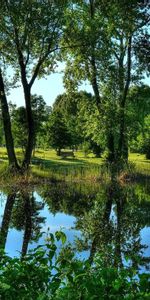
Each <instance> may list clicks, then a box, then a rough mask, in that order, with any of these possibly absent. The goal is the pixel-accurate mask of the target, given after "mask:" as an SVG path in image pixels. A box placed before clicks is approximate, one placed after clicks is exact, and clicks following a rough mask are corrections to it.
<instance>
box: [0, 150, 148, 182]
mask: <svg viewBox="0 0 150 300" xmlns="http://www.w3.org/2000/svg"><path fill="white" fill-rule="evenodd" d="M16 154H17V158H18V159H19V160H21V158H22V151H21V149H16ZM129 161H130V162H131V163H133V164H135V172H136V173H139V174H143V175H147V176H150V160H147V159H146V158H145V155H141V154H137V153H131V154H130V155H129ZM103 162H104V159H103V158H95V157H94V155H93V154H89V155H88V156H87V157H85V155H84V153H83V152H82V151H77V152H75V158H72V157H68V158H61V157H59V156H57V155H56V152H55V151H54V150H45V151H44V150H42V149H38V150H36V152H35V155H34V157H33V159H32V164H31V172H30V173H31V174H32V176H33V177H38V178H52V179H56V180H58V179H62V178H63V179H69V180H70V179H74V178H75V179H76V180H80V179H91V180H93V179H94V178H100V176H104V173H106V172H105V171H106V169H104V168H103V167H102V163H103ZM6 165H7V152H6V149H5V148H0V174H1V173H3V171H4V169H6ZM106 179H107V178H106Z"/></svg>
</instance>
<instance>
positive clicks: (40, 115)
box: [11, 95, 48, 152]
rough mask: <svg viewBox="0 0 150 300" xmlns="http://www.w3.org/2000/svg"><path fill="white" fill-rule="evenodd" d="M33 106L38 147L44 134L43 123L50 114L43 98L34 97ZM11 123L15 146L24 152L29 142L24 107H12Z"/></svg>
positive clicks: (32, 99)
mask: <svg viewBox="0 0 150 300" xmlns="http://www.w3.org/2000/svg"><path fill="white" fill-rule="evenodd" d="M31 105H32V111H33V119H34V127H35V138H34V147H36V143H37V139H38V135H41V134H42V130H43V123H44V122H46V121H47V119H48V112H47V111H46V103H45V101H44V99H43V97H42V96H38V95H32V96H31ZM11 122H12V132H13V136H14V141H15V146H17V147H21V148H22V149H23V152H24V151H25V149H26V144H27V141H28V123H27V115H26V109H25V107H24V106H21V107H16V106H14V105H11Z"/></svg>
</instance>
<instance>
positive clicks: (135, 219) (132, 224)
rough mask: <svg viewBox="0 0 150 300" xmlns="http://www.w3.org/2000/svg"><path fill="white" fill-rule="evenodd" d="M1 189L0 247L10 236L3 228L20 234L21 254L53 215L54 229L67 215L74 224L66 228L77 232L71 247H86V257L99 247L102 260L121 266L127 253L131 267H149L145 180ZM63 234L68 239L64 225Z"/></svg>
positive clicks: (149, 197)
mask: <svg viewBox="0 0 150 300" xmlns="http://www.w3.org/2000/svg"><path fill="white" fill-rule="evenodd" d="M5 195H6V196H7V199H6V201H5V207H4V206H3V205H2V207H3V213H2V222H1V228H0V247H1V248H5V246H6V241H7V240H9V235H8V231H9V232H10V233H11V231H12V230H14V228H15V229H16V230H17V231H19V232H20V233H21V234H22V246H21V249H20V250H21V256H22V257H23V256H24V255H25V254H26V253H27V249H28V247H29V246H30V245H31V242H34V243H35V242H36V243H38V241H39V239H41V232H42V231H45V228H46V227H48V226H49V225H50V228H51V227H53V225H54V223H53V222H54V219H55V222H57V220H58V224H57V229H58V227H59V226H60V225H63V224H65V220H66V218H67V215H70V219H69V225H70V227H72V225H73V222H74V221H75V222H74V230H73V229H71V230H70V232H71V234H72V236H74V234H75V233H78V237H77V238H76V249H77V250H78V251H81V252H82V253H83V251H84V250H88V252H86V253H88V255H89V259H90V261H91V262H92V260H93V257H94V255H95V254H96V253H97V252H99V253H101V257H102V260H103V264H104V265H110V264H111V265H113V266H116V267H121V266H122V265H123V264H125V263H126V260H127V259H129V260H128V263H130V264H131V265H132V266H134V267H135V268H141V267H142V268H143V267H144V268H149V263H150V259H149V256H150V248H149V247H150V244H149V241H148V239H147V238H146V239H145V238H144V236H145V235H144V234H143V233H146V235H148V234H149V232H150V185H149V184H148V183H147V184H146V183H140V184H132V185H131V184H128V185H121V184H119V183H118V182H117V181H112V182H111V183H110V184H108V185H105V184H101V185H89V184H87V185H86V184H72V185H69V184H63V185H61V184H53V185H45V186H42V187H37V188H36V193H35V189H34V190H32V189H30V190H18V191H15V192H14V191H13V192H11V191H9V192H7V191H5ZM3 204H4V202H3ZM58 212H59V219H58ZM60 213H61V224H60ZM52 216H53V218H52ZM50 217H51V220H49V219H50ZM50 223H51V224H50ZM55 224H56V223H55ZM67 230H68V229H67ZM67 234H68V238H69V239H70V240H71V242H73V241H72V236H71V235H70V234H69V231H67ZM148 246H149V247H148ZM13 247H15V245H14V246H13ZM146 247H148V248H147V249H146Z"/></svg>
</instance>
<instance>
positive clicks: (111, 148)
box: [107, 132, 115, 163]
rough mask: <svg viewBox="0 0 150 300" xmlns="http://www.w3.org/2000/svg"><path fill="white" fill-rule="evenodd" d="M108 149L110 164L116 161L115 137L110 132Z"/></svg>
mask: <svg viewBox="0 0 150 300" xmlns="http://www.w3.org/2000/svg"><path fill="white" fill-rule="evenodd" d="M107 148H108V157H107V160H108V162H110V163H112V162H114V161H115V146H114V135H113V133H112V132H109V133H108V135H107Z"/></svg>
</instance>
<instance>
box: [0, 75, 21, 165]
mask: <svg viewBox="0 0 150 300" xmlns="http://www.w3.org/2000/svg"><path fill="white" fill-rule="evenodd" d="M0 101H1V109H2V119H3V124H4V133H5V141H6V148H7V154H8V161H9V165H10V167H12V168H13V169H16V170H19V165H18V163H17V159H16V155H15V150H14V141H13V136H12V131H11V121H10V115H9V108H8V103H7V99H6V94H5V88H4V82H3V77H2V72H1V70H0Z"/></svg>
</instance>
